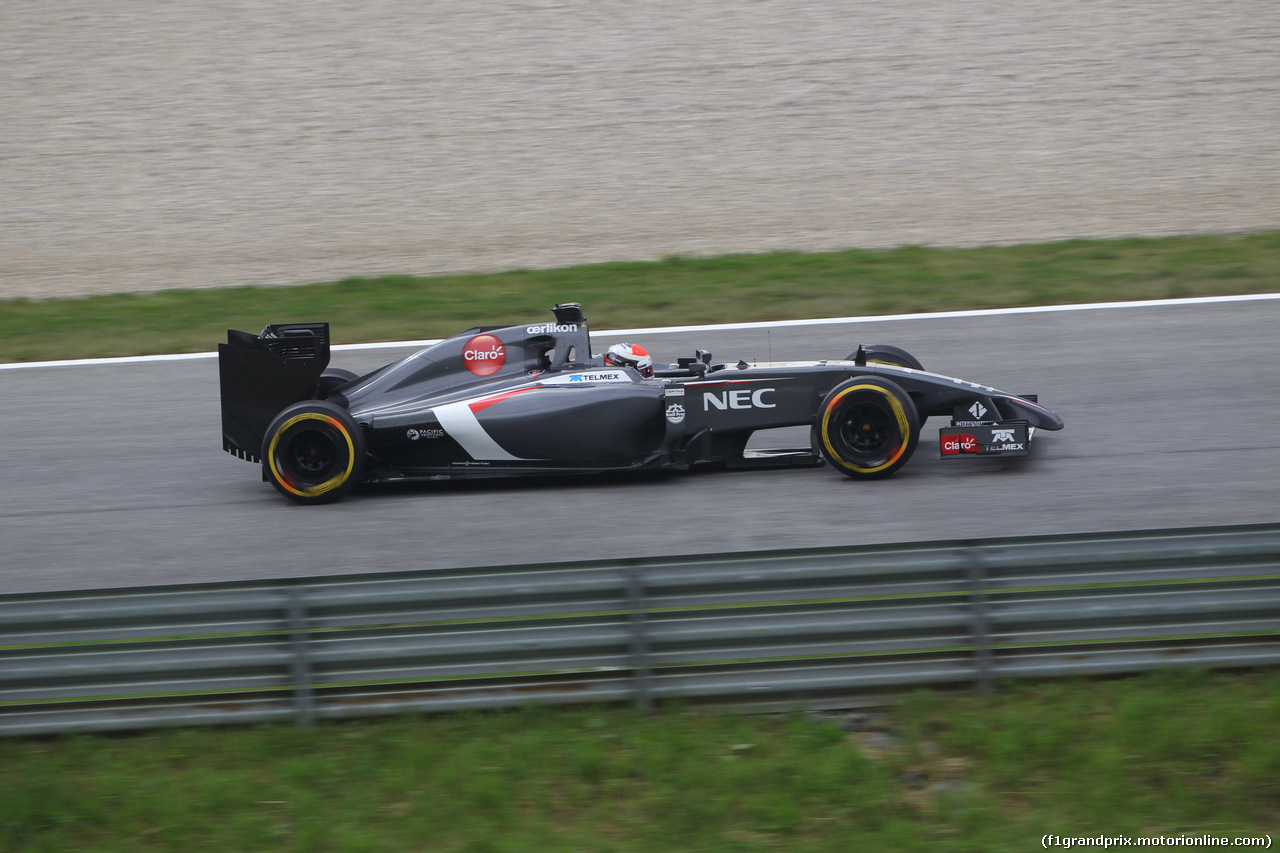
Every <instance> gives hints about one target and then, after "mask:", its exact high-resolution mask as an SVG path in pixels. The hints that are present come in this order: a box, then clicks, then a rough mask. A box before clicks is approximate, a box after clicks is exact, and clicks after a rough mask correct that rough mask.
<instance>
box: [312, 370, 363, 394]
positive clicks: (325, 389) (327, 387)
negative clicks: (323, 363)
mask: <svg viewBox="0 0 1280 853" xmlns="http://www.w3.org/2000/svg"><path fill="white" fill-rule="evenodd" d="M359 378H360V376H359V374H356V373H352V372H351V371H350V370H343V369H342V368H341V367H326V368H325V371H324V373H321V374H320V382H319V384H318V385H317V386H316V391H317V392H318V395H319V397H320V399H321V400H324V399H327V398H328V396H329V395H330V394H332V393H333V392H334V391H336V390H337V389H339V388H341V387H342V386H343V385H346V384H347V383H348V382H351V381H352V380H355V379H359Z"/></svg>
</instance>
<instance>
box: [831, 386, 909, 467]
mask: <svg viewBox="0 0 1280 853" xmlns="http://www.w3.org/2000/svg"><path fill="white" fill-rule="evenodd" d="M837 439H838V440H839V442H840V444H841V445H843V447H844V449H846V450H847V451H848V453H849V455H850V456H853V457H856V458H858V459H859V460H874V459H878V458H880V457H884V456H890V455H892V453H893V450H894V448H895V447H896V446H897V443H898V431H897V424H896V422H895V419H894V417H893V414H892V413H891V412H890V411H889V410H888V409H887V408H886V407H885V406H882V405H878V404H876V403H873V402H870V401H867V402H858V403H855V404H853V405H851V406H849V407H848V408H847V410H846V411H845V412H843V413H841V416H840V421H839V423H838V424H837Z"/></svg>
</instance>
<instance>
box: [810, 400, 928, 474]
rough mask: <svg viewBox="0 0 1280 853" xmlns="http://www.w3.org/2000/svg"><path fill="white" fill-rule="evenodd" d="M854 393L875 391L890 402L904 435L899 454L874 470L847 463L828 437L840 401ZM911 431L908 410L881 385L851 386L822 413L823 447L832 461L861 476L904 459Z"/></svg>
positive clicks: (881, 469)
mask: <svg viewBox="0 0 1280 853" xmlns="http://www.w3.org/2000/svg"><path fill="white" fill-rule="evenodd" d="M852 391H875V392H876V393H878V394H880V395H881V396H882V397H884V398H885V399H887V400H888V401H889V406H890V408H892V409H893V417H894V419H895V420H897V422H898V430H899V433H900V434H901V435H902V443H901V444H899V445H898V452H897V453H895V454H894V455H893V456H892V458H890V459H889V460H888V461H887V462H885V463H884V464H882V465H877V466H875V467H874V468H863V467H861V466H858V465H853V464H850V463H849V462H846V461H845V460H844V459H842V458H841V457H840V454H839V453H838V452H837V451H836V449H835V448H834V447H832V446H831V439H830V438H828V437H827V435H828V430H827V424H828V423H830V421H831V413H832V412H833V411H835V409H836V408H837V406H838V405H839V403H840V401H841V400H842V399H844V395H846V394H848V393H850V392H852ZM909 431H910V430H909V427H908V425H907V411H906V409H904V408H902V404H901V403H899V402H898V398H897V397H895V396H894V395H893V394H892V393H890V392H889V390H888V389H887V388H882V387H880V386H879V385H850V386H849V387H848V388H846V389H844V390H843V391H841V392H840V393H839V394H837V395H836V397H835V399H834V400H832V401H831V403H830V404H829V405H828V406H827V409H826V411H824V412H823V413H822V443H823V445H825V446H826V448H827V452H828V453H829V454H831V458H832V459H834V460H836V461H837V462H839V463H840V464H841V465H842V466H844V467H845V468H848V469H849V470H850V471H857V472H859V473H861V474H874V473H876V472H877V471H883V470H884V469H885V468H888V467H889V466H890V465H892V464H893V463H894V462H897V461H898V459H900V458H901V457H902V454H903V453H905V452H906V449H907V443H908V440H909V438H910V436H909Z"/></svg>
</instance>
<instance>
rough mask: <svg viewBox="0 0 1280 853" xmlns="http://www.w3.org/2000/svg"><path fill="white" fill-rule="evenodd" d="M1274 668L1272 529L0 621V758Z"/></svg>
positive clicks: (898, 548) (339, 592) (30, 602)
mask: <svg viewBox="0 0 1280 853" xmlns="http://www.w3.org/2000/svg"><path fill="white" fill-rule="evenodd" d="M1276 663H1280V525H1255V526H1239V527H1225V528H1201V529H1194V530H1181V531H1177V530H1164V531H1144V532H1136V533H1114V534H1096V535H1086V536H1051V537H1034V538H1010V539H992V540H983V541H952V542H928V543H919V544H900V545H878V546H868V547H854V548H834V549H833V548H825V549H816V550H801V551H777V552H766V553H743V554H716V555H709V556H696V557H678V558H654V559H640V560H621V561H615V562H592V563H562V564H555V565H530V566H503V567H497V568H482V569H458V570H443V571H422V572H410V573H398V574H382V575H352V576H344V577H315V578H304V579H294V580H280V581H256V582H255V581H251V582H243V583H217V584H198V585H190V586H168V587H150V588H142V589H119V590H96V591H91V592H63V593H49V594H29V595H9V596H0V734H6V735H34V734H45V733H55V732H65V731H71V730H94V731H104V730H118V729H133V728H144V727H153V726H159V725H204V724H222V723H244V722H255V721H268V720H289V719H293V720H296V721H298V722H299V723H302V724H304V725H305V724H309V723H311V722H312V721H314V720H325V719H338V718H346V717H358V716H368V715H376V714H397V713H405V712H435V711H448V710H454V709H463V708H488V707H498V706H510V705H520V704H525V703H530V702H556V703H586V702H633V703H635V704H637V705H638V706H639V707H642V708H649V707H651V706H653V705H654V704H655V703H659V702H662V701H664V700H672V699H676V700H680V701H682V702H686V703H698V702H717V703H728V704H735V705H748V706H768V705H769V704H770V703H774V704H778V705H787V704H789V705H802V704H808V705H811V706H815V707H816V706H827V707H830V706H833V705H838V704H840V703H844V702H855V703H856V702H858V701H867V700H868V697H877V696H884V695H887V694H892V693H893V692H895V691H901V690H904V689H910V688H911V687H913V686H916V685H934V686H940V687H947V686H952V687H954V686H965V685H972V686H974V687H975V688H977V689H981V690H989V689H991V688H992V687H993V686H994V685H995V684H997V683H998V682H999V681H1000V680H1003V679H1010V678H1024V677H1037V678H1039V677H1050V676H1065V675H1094V674H1104V673H1129V672H1139V671H1144V670H1149V669H1154V668H1158V667H1165V666H1196V667H1206V668H1212V667H1254V666H1267V665H1274V664H1276Z"/></svg>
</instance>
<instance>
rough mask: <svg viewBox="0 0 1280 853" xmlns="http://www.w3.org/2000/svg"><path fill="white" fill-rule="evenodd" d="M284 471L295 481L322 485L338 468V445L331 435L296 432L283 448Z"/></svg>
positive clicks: (317, 432) (318, 432)
mask: <svg viewBox="0 0 1280 853" xmlns="http://www.w3.org/2000/svg"><path fill="white" fill-rule="evenodd" d="M282 455H283V457H284V460H283V461H284V469H285V472H286V473H289V474H291V475H293V476H294V478H295V479H297V480H299V481H303V482H309V483H322V482H324V481H325V480H327V479H329V478H330V477H331V476H333V472H334V469H335V468H337V466H338V456H339V453H338V445H337V443H336V442H334V440H333V437H332V436H331V435H327V434H325V433H323V432H321V431H320V430H317V429H305V430H298V431H297V432H296V433H295V434H294V435H292V436H290V437H289V439H288V443H287V444H286V446H285V448H284V453H283V454H282Z"/></svg>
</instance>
